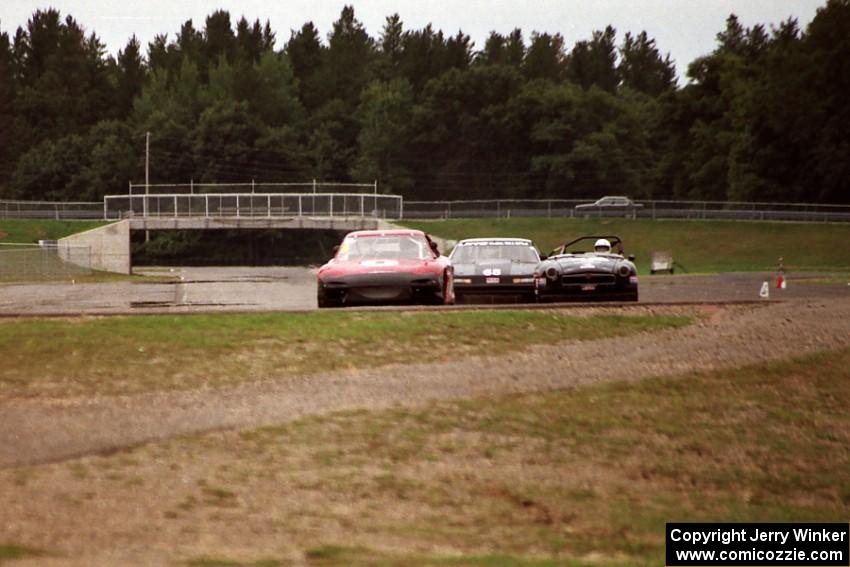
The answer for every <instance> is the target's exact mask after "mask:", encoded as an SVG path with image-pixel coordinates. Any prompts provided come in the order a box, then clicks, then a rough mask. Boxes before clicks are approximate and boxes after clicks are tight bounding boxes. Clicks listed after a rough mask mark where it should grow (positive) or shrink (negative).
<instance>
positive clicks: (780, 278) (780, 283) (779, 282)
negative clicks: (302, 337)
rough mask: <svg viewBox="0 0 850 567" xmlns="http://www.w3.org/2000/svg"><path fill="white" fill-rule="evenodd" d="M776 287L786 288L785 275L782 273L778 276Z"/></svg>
mask: <svg viewBox="0 0 850 567" xmlns="http://www.w3.org/2000/svg"><path fill="white" fill-rule="evenodd" d="M776 289H785V276H783V275H782V274H779V275H778V276H776Z"/></svg>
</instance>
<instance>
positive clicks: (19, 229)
mask: <svg viewBox="0 0 850 567" xmlns="http://www.w3.org/2000/svg"><path fill="white" fill-rule="evenodd" d="M105 224H107V223H106V222H104V221H75V220H70V221H67V220H22V219H13V220H0V245H2V244H36V243H37V242H38V241H39V240H58V239H60V238H64V237H65V236H70V235H72V234H76V233H78V232H84V231H86V230H91V229H93V228H97V227H100V226H103V225H105ZM2 248H3V247H2V246H0V251H2ZM40 261H48V262H55V263H56V266H54V267H53V268H52V269H51V270H50V272H51V273H52V275H48V276H38V275H32V274H14V273H11V274H5V273H3V270H0V284H3V283H21V282H33V281H39V282H41V281H68V280H70V279H74V281H76V282H77V283H101V282H113V281H126V280H128V279H129V280H137V279H141V278H140V277H138V276H126V275H122V274H114V273H110V272H101V271H98V270H93V271H92V273H90V274H77V273H75V270H72V271H71V272H70V273H69V274H63V271H64V270H63V269H62V266H61V260H59V259H58V258H47V259H45V260H40Z"/></svg>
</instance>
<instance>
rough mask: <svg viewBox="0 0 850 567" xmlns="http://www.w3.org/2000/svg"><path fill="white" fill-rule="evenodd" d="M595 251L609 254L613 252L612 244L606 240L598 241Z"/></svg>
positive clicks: (594, 246) (594, 247)
mask: <svg viewBox="0 0 850 567" xmlns="http://www.w3.org/2000/svg"><path fill="white" fill-rule="evenodd" d="M593 249H594V250H595V251H596V252H599V253H601V254H607V253H608V252H610V251H611V243H610V242H608V240H607V239H605V238H600V239H599V240H597V241H596V244H594V245H593Z"/></svg>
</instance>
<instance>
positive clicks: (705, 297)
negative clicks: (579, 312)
mask: <svg viewBox="0 0 850 567" xmlns="http://www.w3.org/2000/svg"><path fill="white" fill-rule="evenodd" d="M315 271H316V270H315V269H314V268H313V269H311V268H304V267H272V268H264V267H253V268H220V267H219V268H216V267H198V268H174V269H159V270H146V269H143V268H142V269H139V271H138V273H140V274H148V275H153V276H160V277H162V276H169V277H173V278H175V279H176V281H175V282H168V281H150V282H146V281H144V280H141V281H123V282H121V281H119V282H104V283H70V282H51V283H17V284H0V316H13V315H69V314H91V315H96V314H110V313H196V312H219V311H222V312H226V311H231V312H233V311H305V310H312V309H317V305H316V277H315ZM774 277H775V274H771V273H728V274H714V275H679V274H677V275H672V276H671V275H656V276H642V277H641V279H640V301H641V303H659V302H660V303H675V302H689V301H698V302H707V301H710V302H724V301H727V302H728V301H750V300H758V299H759V290H760V288H761V285H762V283H763V282H765V281H767V282H769V283H771V284H772V283H773V279H774ZM812 277H815V275H814V274H791V275H790V276H789V281H788V289H786V290H776V289H773V287H772V286H771V290H770V291H771V299H823V298H837V297H850V286H848V285H847V283H848V282H850V274H846V273H845V274H843V275H841V276H839V277H836V278H833V280H835V281H833V282H832V283H818V284H802V283H798V282H801V281H803V280H804V279H808V280H811V278H812ZM842 278H844V279H842ZM845 280H846V281H845Z"/></svg>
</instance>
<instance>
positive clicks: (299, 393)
mask: <svg viewBox="0 0 850 567" xmlns="http://www.w3.org/2000/svg"><path fill="white" fill-rule="evenodd" d="M694 311H696V312H699V313H701V315H702V316H701V317H699V318H698V322H697V323H695V324H693V325H690V326H687V327H684V328H680V329H675V330H668V331H663V332H658V333H643V334H638V335H634V336H629V337H625V338H614V339H604V340H596V341H583V342H573V343H566V344H558V345H546V346H537V347H533V348H531V349H529V350H527V351H524V352H520V353H512V354H508V355H502V356H497V355H494V356H475V357H468V358H464V359H461V360H454V361H449V362H441V363H432V364H413V365H396V366H388V367H382V368H376V369H371V370H363V371H355V372H347V373H335V374H325V375H316V376H305V377H301V378H298V379H287V380H277V381H276V380H274V379H273V377H270V379H269V380H267V381H264V382H258V383H250V384H244V385H241V386H238V387H235V388H228V389H215V390H213V389H210V390H195V391H188V392H165V393H155V394H145V395H138V396H126V397H95V398H86V399H71V400H11V401H9V402H5V403H3V404H0V468H8V467H16V466H22V465H28V464H36V463H44V462H54V461H61V460H66V459H70V458H74V457H77V456H82V455H87V454H95V453H104V452H109V451H115V450H120V449H122V448H127V447H132V446H134V445H138V444H142V443H146V442H152V441H156V440H161V439H166V438H169V437H173V436H176V435H181V434H188V433H197V432H205V431H213V430H221V429H240V428H253V427H258V426H263V425H270V424H279V423H283V422H286V421H289V420H293V419H296V418H300V417H305V416H314V415H321V414H327V413H330V412H335V411H340V410H351V409H369V410H374V409H380V408H386V407H391V406H395V405H402V406H413V405H416V404H421V403H424V402H427V401H431V400H452V399H462V398H484V397H490V396H499V395H504V394H511V393H518V392H534V391H546V390H552V389H561V388H568V387H572V386H576V385H581V384H589V383H596V382H604V381H615V380H636V379H641V378H646V377H652V376H665V375H677V374H683V373H687V372H691V371H708V370H715V369H722V368H730V367H737V366H741V365H746V364H750V363H757V362H762V361H768V360H775V359H782V358H787V357H790V356H800V355H803V354H806V353H811V352H817V351H824V350H830V349H838V348H847V347H850V298H839V299H834V300H799V301H788V302H772V303H766V304H755V305H734V306H716V305H714V306H704V307H701V308H700V307H698V306H690V307H685V306H667V307H664V306H644V307H641V306H632V307H615V306H612V307H594V308H589V309H586V310H578V311H576V313H582V314H586V315H591V314H595V313H609V314H610V313H634V314H681V313H693V312H694ZM541 369H547V371H545V372H544V371H541Z"/></svg>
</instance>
